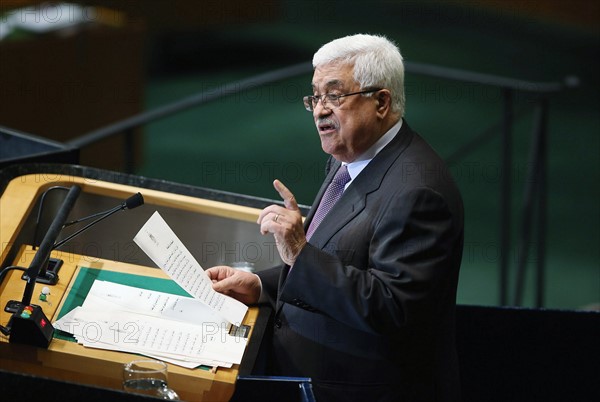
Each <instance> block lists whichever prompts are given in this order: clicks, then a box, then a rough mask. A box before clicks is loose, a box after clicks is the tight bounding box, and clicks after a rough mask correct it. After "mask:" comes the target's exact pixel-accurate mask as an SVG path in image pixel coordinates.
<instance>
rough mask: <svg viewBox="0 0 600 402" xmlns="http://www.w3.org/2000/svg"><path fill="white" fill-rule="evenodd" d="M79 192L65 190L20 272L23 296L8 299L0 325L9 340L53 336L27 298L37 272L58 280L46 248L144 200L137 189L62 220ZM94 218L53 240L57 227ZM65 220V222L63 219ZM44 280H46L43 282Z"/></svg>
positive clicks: (39, 342) (39, 341)
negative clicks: (104, 206) (116, 201)
mask: <svg viewBox="0 0 600 402" xmlns="http://www.w3.org/2000/svg"><path fill="white" fill-rule="evenodd" d="M80 192H81V188H80V187H78V186H73V187H71V189H70V190H69V193H68V194H67V196H66V198H65V200H64V201H63V203H62V205H61V206H60V209H59V210H58V213H57V214H56V217H55V218H54V220H53V221H52V224H51V225H50V227H49V228H48V231H47V232H46V235H45V236H44V239H43V240H42V243H41V244H40V247H39V249H38V251H37V252H36V254H35V256H34V257H33V261H32V262H31V265H30V266H29V268H28V269H27V270H26V271H25V274H24V275H23V279H25V280H26V281H27V283H26V284H25V291H24V292H23V300H22V301H21V302H18V301H15V300H11V301H9V302H8V304H7V305H6V307H5V308H4V310H5V311H7V312H11V313H13V315H12V317H11V319H10V321H9V323H8V325H7V327H2V326H0V332H2V333H3V334H4V335H10V342H17V343H24V344H27V345H34V346H39V347H46V348H47V347H48V345H49V344H50V341H51V340H52V337H53V336H54V327H53V326H52V324H51V323H50V321H49V320H48V319H47V318H46V316H45V315H44V313H43V312H42V309H41V307H40V306H37V305H35V304H31V298H32V296H33V290H34V287H35V283H36V280H37V281H38V282H39V276H40V275H41V274H42V273H43V274H44V275H45V274H47V275H48V276H50V277H52V276H54V277H55V278H51V279H55V281H54V283H56V281H58V276H57V275H56V273H53V272H51V271H50V270H48V271H47V272H46V265H47V264H48V261H49V257H50V252H51V251H52V250H54V249H56V248H58V247H60V246H62V245H63V244H64V243H66V242H68V241H69V240H71V239H72V238H73V237H75V236H77V235H78V234H80V233H81V232H83V231H85V230H87V229H89V228H90V227H91V226H93V225H95V224H97V223H98V222H100V221H102V220H104V219H106V218H108V217H109V216H111V215H113V214H114V213H116V212H118V211H122V210H124V209H133V208H137V207H138V206H140V205H143V204H144V197H143V196H142V194H140V193H137V194H134V195H133V196H131V197H129V198H128V199H127V200H125V202H123V203H122V204H120V205H118V206H116V207H114V208H112V209H109V210H108V211H105V212H100V213H97V214H94V215H90V216H87V217H85V218H81V219H77V220H74V221H71V222H66V220H67V217H68V215H69V213H70V212H71V209H72V208H73V205H74V204H75V201H76V200H77V197H78V196H79V193H80ZM93 218H97V219H95V220H94V221H92V222H91V223H89V224H87V225H86V226H84V227H83V228H81V229H79V230H78V231H76V232H74V233H73V234H71V235H69V236H67V237H65V238H64V239H62V240H61V241H58V242H57V241H56V239H57V237H58V236H59V234H60V231H61V230H62V229H63V228H64V227H66V226H70V225H73V224H76V223H79V222H83V221H86V220H89V219H93ZM65 222H66V223H65ZM58 261H59V262H60V264H62V260H58ZM12 268H15V269H16V268H20V267H12ZM46 283H47V282H46Z"/></svg>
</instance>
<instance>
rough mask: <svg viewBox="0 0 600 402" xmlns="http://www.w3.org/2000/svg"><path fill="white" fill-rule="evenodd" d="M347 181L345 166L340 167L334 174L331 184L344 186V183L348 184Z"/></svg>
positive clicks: (347, 174)
mask: <svg viewBox="0 0 600 402" xmlns="http://www.w3.org/2000/svg"><path fill="white" fill-rule="evenodd" d="M349 181H350V174H349V173H348V168H347V167H346V165H342V166H340V168H339V169H338V171H337V172H336V173H335V176H334V177H333V180H332V183H335V184H337V185H342V186H345V185H346V183H348V182H349Z"/></svg>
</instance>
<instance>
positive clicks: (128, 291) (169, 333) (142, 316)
mask: <svg viewBox="0 0 600 402" xmlns="http://www.w3.org/2000/svg"><path fill="white" fill-rule="evenodd" d="M134 241H135V242H136V243H137V244H138V245H139V246H140V247H141V248H142V249H143V250H144V251H145V252H146V254H148V256H149V257H150V258H151V259H152V260H153V261H154V262H155V263H156V264H157V265H158V266H159V267H160V268H161V269H163V270H164V271H165V272H166V273H167V274H168V275H169V276H170V277H171V278H172V279H173V280H174V281H175V282H177V284H179V285H180V286H181V287H182V288H183V289H185V290H186V291H187V292H188V293H189V294H190V295H192V296H193V297H181V296H177V295H172V294H168V293H162V292H156V291H150V290H145V289H139V288H134V287H130V286H125V285H120V284H116V283H112V282H106V281H99V280H96V281H95V282H94V284H93V286H92V288H91V289H90V291H89V293H88V295H87V297H86V299H85V301H84V303H83V305H82V306H81V307H77V308H75V309H73V310H72V311H70V312H69V313H68V314H66V315H65V316H63V317H62V318H61V319H60V320H58V321H56V322H55V323H54V326H55V328H56V329H59V330H61V331H64V332H68V333H70V334H72V335H74V336H75V338H76V339H77V341H78V342H79V343H81V344H83V345H84V346H86V347H92V348H100V349H109V350H117V351H123V352H129V353H139V354H143V355H146V356H150V357H154V358H158V359H161V360H164V361H168V362H169V363H173V364H177V365H180V366H183V367H188V368H192V367H197V366H199V365H207V366H213V367H215V366H221V367H231V365H232V364H239V363H240V361H241V359H242V355H243V353H244V350H245V347H246V338H244V337H240V336H234V335H230V332H231V330H232V326H236V325H240V324H241V322H242V320H243V318H244V315H245V314H246V311H247V309H248V308H247V307H246V306H245V305H244V304H243V303H240V302H238V301H237V300H235V299H232V298H230V297H228V296H225V295H223V294H219V293H216V292H215V291H214V290H213V289H212V282H211V281H210V279H209V278H208V276H207V275H206V274H205V272H204V270H203V269H202V267H201V266H200V265H199V264H198V262H197V261H196V260H195V259H194V258H193V257H192V255H191V254H190V253H189V251H188V250H187V249H186V248H185V246H184V245H183V244H182V243H181V241H180V240H179V239H178V238H177V236H175V234H174V233H173V232H172V231H171V229H170V228H169V227H168V225H167V224H166V222H165V221H164V220H163V219H162V217H161V216H160V215H159V214H158V212H155V213H154V215H152V217H151V218H150V219H149V220H148V222H147V223H146V224H145V225H144V226H143V227H142V229H141V230H140V232H139V233H138V234H137V235H136V237H135V238H134Z"/></svg>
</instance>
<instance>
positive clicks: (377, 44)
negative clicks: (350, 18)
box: [312, 34, 405, 117]
mask: <svg viewBox="0 0 600 402" xmlns="http://www.w3.org/2000/svg"><path fill="white" fill-rule="evenodd" d="M330 63H341V64H351V65H354V79H355V80H356V82H358V84H359V85H360V88H361V89H367V88H376V87H377V88H387V89H389V90H390V92H391V93H392V111H393V112H398V113H400V116H401V117H403V116H404V104H405V99H404V63H403V59H402V55H401V54H400V50H399V49H398V47H397V46H396V45H395V44H394V43H393V42H391V41H390V40H389V39H387V38H386V37H384V36H377V35H364V34H358V35H351V36H345V37H343V38H339V39H335V40H333V41H331V42H329V43H326V44H325V45H323V46H322V47H321V48H320V49H319V50H318V51H317V52H316V53H315V55H314V56H313V62H312V64H313V67H314V68H317V67H319V66H323V65H326V64H330Z"/></svg>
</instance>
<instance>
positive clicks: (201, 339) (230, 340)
mask: <svg viewBox="0 0 600 402" xmlns="http://www.w3.org/2000/svg"><path fill="white" fill-rule="evenodd" d="M55 327H56V328H57V329H60V330H62V331H65V332H69V333H71V334H73V335H74V336H75V338H76V339H77V341H78V342H79V343H81V344H83V345H84V346H88V347H96V348H103V349H112V350H120V351H127V352H130V353H141V354H153V355H156V356H165V357H167V358H169V359H173V360H174V361H181V362H182V363H185V362H188V363H191V364H192V365H194V364H195V365H199V364H207V363H208V364H210V363H212V364H215V363H218V362H224V363H225V364H228V363H233V364H239V363H240V362H241V359H242V356H243V354H244V350H245V347H246V339H243V338H239V337H234V336H231V335H229V334H228V333H227V331H225V330H223V329H222V328H219V327H218V326H214V325H211V324H209V325H193V324H186V323H183V322H173V321H171V320H165V319H162V318H157V317H151V316H143V315H139V314H137V313H132V312H128V311H119V310H110V311H106V310H101V311H99V310H92V309H89V308H83V307H77V308H75V309H73V310H72V311H71V312H69V313H68V314H67V315H65V316H64V317H62V318H61V319H60V320H58V321H57V322H56V323H55Z"/></svg>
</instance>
